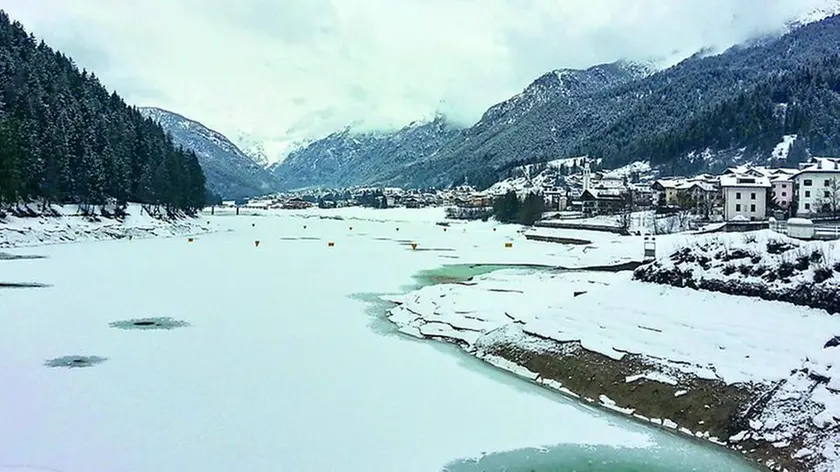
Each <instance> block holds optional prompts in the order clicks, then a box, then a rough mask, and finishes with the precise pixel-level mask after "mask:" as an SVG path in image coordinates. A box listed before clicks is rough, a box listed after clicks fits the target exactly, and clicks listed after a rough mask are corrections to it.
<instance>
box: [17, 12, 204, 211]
mask: <svg viewBox="0 0 840 472" xmlns="http://www.w3.org/2000/svg"><path fill="white" fill-rule="evenodd" d="M109 198H114V199H116V200H117V201H119V202H126V201H135V202H140V203H150V204H158V205H162V206H164V207H166V208H167V209H169V210H184V211H187V212H193V211H195V210H196V209H198V208H201V207H202V206H203V204H204V200H205V177H204V174H203V172H202V170H201V167H200V166H199V163H198V159H197V157H196V156H195V154H194V153H192V152H190V151H183V150H180V149H178V148H176V147H175V145H174V144H173V143H172V140H171V139H170V138H169V137H168V136H167V135H166V133H164V131H163V130H162V129H161V128H160V126H158V125H157V124H156V123H154V122H153V121H151V120H148V119H145V118H144V117H143V116H141V115H140V113H139V112H138V111H137V110H136V109H134V108H132V107H129V106H128V105H126V104H125V102H124V101H123V100H122V99H121V98H120V97H119V96H118V95H117V94H116V93H108V91H107V90H106V89H105V88H104V87H103V86H102V85H101V84H100V83H99V81H98V80H97V78H96V76H95V75H94V74H92V73H89V72H87V71H79V69H78V68H77V67H76V66H75V65H74V64H73V62H72V60H71V59H69V58H68V57H66V56H64V55H63V54H61V53H60V52H57V51H54V50H52V49H51V48H50V47H48V46H47V45H46V44H44V43H43V42H39V41H37V40H36V39H35V38H34V37H33V36H31V35H29V34H27V33H26V31H24V29H23V27H22V26H21V25H20V24H19V23H17V22H14V23H13V22H12V21H11V20H10V18H9V17H8V15H7V14H6V13H5V12H2V11H0V206H4V205H9V204H13V203H17V202H21V201H33V200H40V201H42V202H44V203H84V204H91V205H96V204H103V203H105V202H106V201H107V200H108V199H109Z"/></svg>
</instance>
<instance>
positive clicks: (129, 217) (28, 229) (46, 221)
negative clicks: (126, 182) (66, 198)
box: [0, 203, 211, 248]
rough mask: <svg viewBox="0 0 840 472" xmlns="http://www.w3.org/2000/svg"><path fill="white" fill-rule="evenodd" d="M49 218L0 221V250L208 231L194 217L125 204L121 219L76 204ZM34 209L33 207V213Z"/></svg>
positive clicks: (58, 208) (56, 208)
mask: <svg viewBox="0 0 840 472" xmlns="http://www.w3.org/2000/svg"><path fill="white" fill-rule="evenodd" d="M52 210H53V212H52V213H53V215H50V216H26V217H20V216H12V215H6V217H5V218H2V219H0V248H13V247H28V246H39V245H44V244H57V243H66V242H82V241H100V240H108V239H123V238H132V239H133V238H147V237H169V236H186V235H194V234H201V233H207V232H209V231H211V227H210V225H209V224H207V223H208V222H206V221H202V220H201V219H198V218H186V217H184V218H179V219H171V220H166V219H160V218H155V217H152V216H151V215H149V213H148V212H146V211H145V210H143V208H142V207H141V206H140V205H138V204H133V203H132V204H129V205H128V207H127V208H126V215H125V217H123V218H122V219H118V218H113V217H110V218H109V217H105V216H101V215H99V216H95V217H91V216H85V215H82V214H81V213H80V212H79V208H78V206H77V205H64V206H59V205H53V206H52ZM36 211H37V208H35V207H33V210H32V212H33V214H35V215H37V213H35V212H36Z"/></svg>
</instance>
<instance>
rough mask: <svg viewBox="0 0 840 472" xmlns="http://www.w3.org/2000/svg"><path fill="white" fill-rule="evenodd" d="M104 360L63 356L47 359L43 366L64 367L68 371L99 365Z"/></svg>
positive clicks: (93, 357) (92, 357)
mask: <svg viewBox="0 0 840 472" xmlns="http://www.w3.org/2000/svg"><path fill="white" fill-rule="evenodd" d="M106 360H107V359H105V358H104V357H99V356H63V357H56V358H55V359H49V360H48V361H46V362H44V365H45V366H47V367H55V368H57V367H64V368H68V369H74V368H81V367H92V366H95V365H96V364H101V363H103V362H105V361H106Z"/></svg>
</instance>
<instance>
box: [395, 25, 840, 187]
mask: <svg viewBox="0 0 840 472" xmlns="http://www.w3.org/2000/svg"><path fill="white" fill-rule="evenodd" d="M838 53H840V17H831V18H827V19H825V20H823V21H820V22H816V23H812V24H808V25H805V26H802V27H800V28H796V29H794V30H793V31H792V32H790V33H788V34H786V35H784V36H781V37H779V38H773V39H768V40H764V41H761V42H756V43H754V45H752V46H739V47H734V48H731V49H730V50H728V51H726V52H725V53H723V54H720V55H714V56H708V57H704V56H700V55H698V56H696V57H692V58H689V59H687V60H685V61H683V62H681V63H680V64H677V65H676V66H674V67H671V68H669V69H667V70H664V71H660V72H657V73H655V74H652V75H646V76H643V77H641V78H638V79H635V80H630V81H626V82H620V81H619V82H618V83H615V84H611V83H609V82H606V85H605V86H604V87H598V88H595V89H593V90H591V91H587V90H586V89H584V91H583V92H582V93H578V94H576V95H573V96H566V95H558V96H551V97H549V98H547V99H544V100H540V101H539V103H534V101H533V100H532V101H526V102H524V103H523V104H521V105H517V104H513V105H506V106H504V107H502V108H505V109H509V110H508V111H507V115H509V116H511V117H512V118H513V119H509V120H500V119H498V118H496V117H495V116H494V114H493V113H491V111H492V110H494V109H498V108H500V106H499V105H497V106H496V107H493V108H491V110H490V111H488V113H487V114H485V116H484V117H483V118H482V120H481V121H479V123H477V124H476V125H475V126H473V127H472V128H469V129H468V130H466V131H465V132H464V133H462V134H461V135H459V136H456V137H455V138H454V139H452V140H451V141H449V142H448V143H446V144H445V145H444V146H443V148H442V149H441V150H440V151H439V152H437V153H435V154H433V155H430V156H429V157H428V159H425V160H423V161H421V162H417V163H415V164H413V165H411V166H409V167H408V168H403V169H393V170H392V172H391V175H390V176H389V178H388V180H389V181H390V182H391V183H394V184H404V185H409V186H418V185H428V184H437V185H446V184H450V183H453V182H459V181H461V180H463V178H464V177H465V176H469V178H470V182H476V183H481V184H485V185H486V184H489V183H491V182H493V181H495V180H496V179H498V178H499V177H501V176H504V174H505V172H506V170H507V169H509V168H511V167H513V166H516V165H521V164H523V163H528V162H539V161H545V160H551V159H557V158H562V157H568V156H579V155H584V154H588V155H591V156H593V157H597V158H602V159H603V163H604V165H605V166H608V167H611V166H619V165H622V164H626V163H628V162H631V161H636V160H647V159H651V160H652V161H653V162H654V163H657V164H665V165H666V167H667V168H672V169H674V171H682V170H685V169H687V168H697V167H698V166H702V165H704V163H703V162H699V161H698V158H697V156H698V155H699V154H700V151H703V150H706V149H707V148H710V149H711V150H712V151H733V153H731V154H730V155H731V157H732V158H735V157H738V156H740V157H741V158H750V157H759V156H769V154H770V150H771V149H772V146H773V145H774V143H778V142H780V141H781V140H782V136H783V135H784V134H799V135H800V137H801V139H802V141H801V142H800V143H799V145H800V146H803V145H805V144H806V143H807V147H808V148H810V150H811V152H813V153H820V154H825V153H832V154H833V153H840V147H838V139H837V137H838V134H840V129H838V128H836V127H833V126H834V125H833V124H832V123H834V122H835V120H834V117H835V116H836V113H837V107H836V106H835V104H834V100H835V96H834V92H833V91H832V88H831V86H830V85H829V84H828V83H827V82H826V81H821V80H819V78H818V77H817V78H815V79H814V80H810V81H809V80H806V79H805V77H812V78H813V76H811V75H809V74H812V73H815V72H816V71H822V73H827V69H826V68H825V66H824V64H826V63H827V62H826V61H828V62H829V63H830V61H832V60H833V58H834V57H835V56H836V55H837V54H838ZM806 71H812V72H806ZM803 74H804V75H803ZM794 76H796V77H800V78H801V80H797V79H794V78H793V77H794ZM793 83H796V84H797V85H796V86H795V88H790V87H787V86H785V85H783V84H793ZM791 86H792V85H791ZM531 87H534V85H532V86H531ZM531 87H529V88H531ZM786 87H787V88H786ZM771 90H772V91H773V93H769V91H771ZM526 93H527V90H526ZM515 98H516V97H515ZM513 101H515V99H512V100H509V101H508V102H506V103H509V102H513ZM743 106H747V107H748V108H746V109H742V108H741V107H743ZM750 107H751V108H750ZM727 110H729V111H728V112H727ZM732 110H738V113H734V114H733V111H732ZM785 110H787V111H785ZM727 113H729V114H731V115H732V116H730V117H729V118H727V120H728V121H727V123H728V124H729V125H730V127H729V128H726V129H725V130H723V129H721V126H720V121H719V120H720V119H721V117H722V116H723V115H726V114H727ZM759 123H761V124H759ZM770 123H772V126H771V125H770ZM692 152H693V156H691V154H692ZM734 154H738V155H737V156H736V155H734Z"/></svg>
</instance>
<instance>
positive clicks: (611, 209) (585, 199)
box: [579, 164, 629, 216]
mask: <svg viewBox="0 0 840 472" xmlns="http://www.w3.org/2000/svg"><path fill="white" fill-rule="evenodd" d="M613 180H615V179H610V180H608V181H599V182H598V184H597V185H593V183H592V173H591V171H590V169H589V164H584V166H583V191H582V192H581V194H580V197H579V202H580V203H579V205H580V211H581V212H582V213H583V215H584V216H595V215H609V214H615V213H620V212H621V211H623V210H624V209H626V208H627V207H628V206H629V202H628V201H627V189H626V187H625V186H624V185H623V182H622V181H621V180H618V181H617V182H614V181H613Z"/></svg>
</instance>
